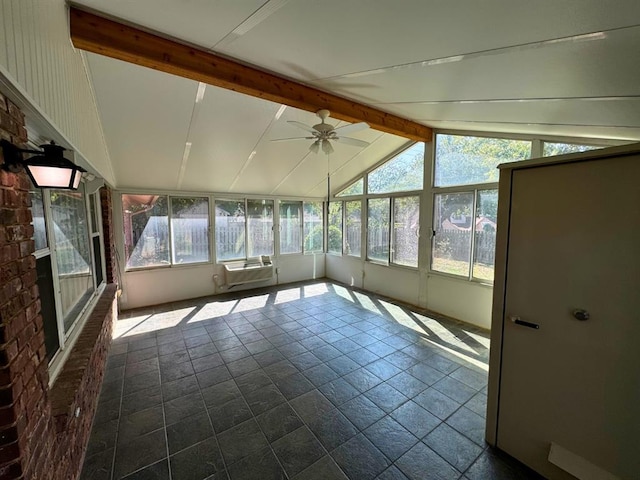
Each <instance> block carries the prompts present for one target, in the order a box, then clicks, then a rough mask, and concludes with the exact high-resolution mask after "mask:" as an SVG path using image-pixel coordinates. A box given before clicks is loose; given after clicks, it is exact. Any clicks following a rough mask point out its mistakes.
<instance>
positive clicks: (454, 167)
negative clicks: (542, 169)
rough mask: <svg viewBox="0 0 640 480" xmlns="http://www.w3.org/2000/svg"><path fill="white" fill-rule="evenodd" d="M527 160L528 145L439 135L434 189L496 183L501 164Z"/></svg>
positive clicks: (527, 143) (529, 145)
mask: <svg viewBox="0 0 640 480" xmlns="http://www.w3.org/2000/svg"><path fill="white" fill-rule="evenodd" d="M530 156H531V142H529V141H521V140H507V139H503V138H483V137H463V136H458V135H442V134H438V135H437V136H436V158H435V163H436V165H435V179H434V186H435V187H448V186H454V185H471V184H477V183H487V182H497V181H498V170H497V169H496V167H497V166H498V165H499V164H500V163H505V162H515V161H516V160H524V159H526V158H529V157H530Z"/></svg>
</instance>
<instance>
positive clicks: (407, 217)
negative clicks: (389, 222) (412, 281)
mask: <svg viewBox="0 0 640 480" xmlns="http://www.w3.org/2000/svg"><path fill="white" fill-rule="evenodd" d="M392 213H393V230H392V238H391V245H392V251H391V262H392V263H395V264H398V265H404V266H407V267H417V266H418V238H419V230H420V197H418V196H413V197H397V198H394V199H393V212H392Z"/></svg>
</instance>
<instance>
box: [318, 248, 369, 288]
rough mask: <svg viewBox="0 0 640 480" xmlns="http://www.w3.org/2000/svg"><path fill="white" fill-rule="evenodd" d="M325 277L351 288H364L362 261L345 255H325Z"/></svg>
mask: <svg viewBox="0 0 640 480" xmlns="http://www.w3.org/2000/svg"><path fill="white" fill-rule="evenodd" d="M326 262H327V265H326V268H327V277H328V278H331V279H332V280H336V281H337V282H340V283H344V284H345V285H349V286H351V287H357V288H364V287H363V283H362V272H363V266H362V260H360V259H359V258H354V257H349V256H347V255H344V256H342V257H341V256H338V255H331V254H327V258H326Z"/></svg>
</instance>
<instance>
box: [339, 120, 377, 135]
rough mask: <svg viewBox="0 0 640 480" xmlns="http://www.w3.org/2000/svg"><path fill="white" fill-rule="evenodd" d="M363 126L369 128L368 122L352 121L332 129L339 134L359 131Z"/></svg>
mask: <svg viewBox="0 0 640 480" xmlns="http://www.w3.org/2000/svg"><path fill="white" fill-rule="evenodd" d="M365 128H369V124H368V123H367V122H359V123H352V124H351V125H343V126H342V127H338V128H335V129H334V130H333V131H334V132H336V133H337V134H338V135H341V134H344V133H351V132H359V131H360V130H364V129H365Z"/></svg>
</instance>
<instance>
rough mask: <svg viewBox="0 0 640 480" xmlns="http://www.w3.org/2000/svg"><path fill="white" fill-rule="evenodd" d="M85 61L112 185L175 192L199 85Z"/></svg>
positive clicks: (92, 58) (119, 65)
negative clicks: (90, 78) (92, 89)
mask: <svg viewBox="0 0 640 480" xmlns="http://www.w3.org/2000/svg"><path fill="white" fill-rule="evenodd" d="M87 57H88V61H89V68H90V70H91V75H92V77H93V82H94V86H95V91H96V99H97V102H98V110H99V112H100V118H101V120H102V127H103V130H104V134H105V138H106V141H107V147H108V149H109V155H110V157H111V161H112V164H113V167H114V172H115V176H116V182H117V185H118V186H119V187H137V188H158V189H174V188H175V183H176V178H177V176H178V173H179V169H180V163H181V160H182V155H183V153H184V147H185V142H186V139H187V132H188V129H189V120H190V118H191V112H192V109H193V103H194V100H195V95H196V90H197V87H198V84H197V83H196V82H193V81H191V80H186V79H184V78H180V77H175V76H173V75H166V74H163V73H159V72H156V71H155V70H151V69H146V68H142V67H138V66H136V65H131V64H129V63H125V62H121V61H118V60H113V59H110V58H106V57H101V56H98V55H92V54H87Z"/></svg>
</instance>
